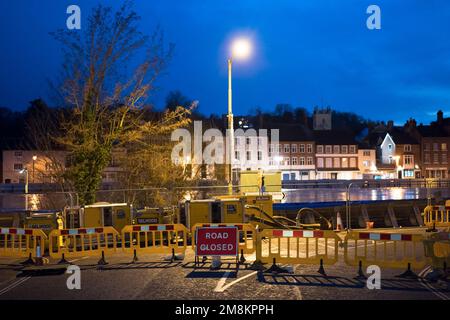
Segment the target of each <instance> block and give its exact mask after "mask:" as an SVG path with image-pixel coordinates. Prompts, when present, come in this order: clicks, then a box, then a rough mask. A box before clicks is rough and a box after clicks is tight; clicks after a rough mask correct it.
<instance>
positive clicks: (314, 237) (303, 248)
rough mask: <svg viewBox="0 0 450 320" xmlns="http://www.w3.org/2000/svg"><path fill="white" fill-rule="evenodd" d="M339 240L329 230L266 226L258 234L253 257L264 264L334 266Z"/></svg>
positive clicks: (336, 259)
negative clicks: (255, 251) (273, 262)
mask: <svg viewBox="0 0 450 320" xmlns="http://www.w3.org/2000/svg"><path fill="white" fill-rule="evenodd" d="M341 241H342V239H341V238H339V236H338V235H337V234H336V233H335V232H334V231H332V230H314V231H313V230H282V229H265V230H262V231H261V232H260V233H259V235H258V249H257V253H256V259H257V260H259V261H261V262H262V263H263V264H264V263H271V262H272V261H276V262H278V263H287V264H327V265H333V264H335V263H336V262H337V261H338V249H339V242H341Z"/></svg>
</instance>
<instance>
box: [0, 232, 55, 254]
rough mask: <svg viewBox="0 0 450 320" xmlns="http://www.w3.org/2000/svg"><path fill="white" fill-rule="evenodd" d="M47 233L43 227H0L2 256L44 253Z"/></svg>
mask: <svg viewBox="0 0 450 320" xmlns="http://www.w3.org/2000/svg"><path fill="white" fill-rule="evenodd" d="M46 240H47V235H46V234H45V233H44V231H42V230H41V229H21V228H0V256H4V257H28V256H29V255H30V254H31V255H34V254H36V249H37V248H38V247H39V248H40V252H41V253H43V252H44V249H45V241H46Z"/></svg>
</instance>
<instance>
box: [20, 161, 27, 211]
mask: <svg viewBox="0 0 450 320" xmlns="http://www.w3.org/2000/svg"><path fill="white" fill-rule="evenodd" d="M19 173H20V174H25V210H28V169H27V168H23V169H22V170H20V171H19Z"/></svg>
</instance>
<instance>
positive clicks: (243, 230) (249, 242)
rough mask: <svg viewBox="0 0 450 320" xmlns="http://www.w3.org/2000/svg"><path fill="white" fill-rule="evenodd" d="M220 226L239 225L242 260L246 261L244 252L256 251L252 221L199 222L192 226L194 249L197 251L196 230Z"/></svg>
mask: <svg viewBox="0 0 450 320" xmlns="http://www.w3.org/2000/svg"><path fill="white" fill-rule="evenodd" d="M206 227H212V228H220V227H237V229H238V233H239V253H240V254H241V261H244V260H245V259H244V257H243V255H244V254H252V253H254V252H255V248H256V246H255V241H256V230H255V227H254V226H253V225H251V224H250V223H197V224H195V225H194V226H193V227H192V230H191V232H192V250H194V252H196V250H195V249H196V248H195V247H196V243H195V241H196V239H195V230H197V228H206Z"/></svg>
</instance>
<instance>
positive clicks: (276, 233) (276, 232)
mask: <svg viewBox="0 0 450 320" xmlns="http://www.w3.org/2000/svg"><path fill="white" fill-rule="evenodd" d="M272 235H273V236H274V237H282V236H283V230H273V231H272Z"/></svg>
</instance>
